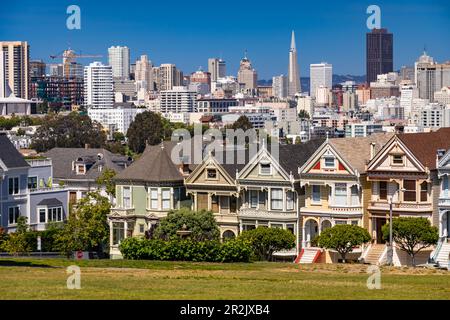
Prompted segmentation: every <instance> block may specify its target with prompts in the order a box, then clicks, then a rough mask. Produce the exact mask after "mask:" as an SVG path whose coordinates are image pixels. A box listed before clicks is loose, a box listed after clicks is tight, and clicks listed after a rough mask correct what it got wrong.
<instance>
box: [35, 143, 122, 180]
mask: <svg viewBox="0 0 450 320" xmlns="http://www.w3.org/2000/svg"><path fill="white" fill-rule="evenodd" d="M43 155H44V156H46V157H48V158H51V159H52V164H53V177H54V178H57V179H79V180H95V179H97V178H98V177H99V176H100V175H101V173H102V172H101V171H100V170H99V166H102V167H103V168H108V169H112V170H114V171H115V172H116V173H119V172H121V171H122V170H123V169H124V168H125V167H126V165H129V164H130V163H131V159H129V157H127V156H121V155H117V154H113V153H111V152H109V151H108V150H106V149H97V148H93V149H85V148H53V149H51V150H49V151H47V152H45V153H43ZM99 156H100V157H99ZM78 159H79V160H81V162H82V163H85V164H86V165H87V168H86V174H84V175H82V174H76V171H75V170H72V162H73V161H77V160H78Z"/></svg>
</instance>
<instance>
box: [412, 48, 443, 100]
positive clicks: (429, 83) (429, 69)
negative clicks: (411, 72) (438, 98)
mask: <svg viewBox="0 0 450 320" xmlns="http://www.w3.org/2000/svg"><path fill="white" fill-rule="evenodd" d="M414 69H415V81H416V85H417V88H418V89H419V98H421V99H428V100H429V101H434V93H435V92H436V91H439V90H440V89H441V88H442V87H446V86H450V62H446V63H436V62H435V61H434V60H433V58H432V57H430V56H429V55H427V53H426V52H424V53H423V55H422V56H420V57H419V60H418V61H417V62H416V63H415V64H414Z"/></svg>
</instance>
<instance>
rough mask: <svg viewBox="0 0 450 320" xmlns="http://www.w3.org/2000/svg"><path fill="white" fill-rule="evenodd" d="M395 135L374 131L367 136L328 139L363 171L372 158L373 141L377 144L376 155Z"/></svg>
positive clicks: (350, 161) (341, 153)
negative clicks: (371, 147)
mask: <svg viewBox="0 0 450 320" xmlns="http://www.w3.org/2000/svg"><path fill="white" fill-rule="evenodd" d="M393 135H394V134H393V133H374V134H372V135H369V136H367V137H348V138H333V139H329V140H328V141H329V143H330V144H331V146H332V147H333V148H334V149H335V150H336V151H337V152H338V153H339V155H340V156H341V157H343V158H344V160H345V161H346V162H347V163H349V164H350V165H351V166H352V167H353V168H354V169H356V170H358V172H359V173H363V172H365V170H366V164H367V163H368V162H369V160H370V145H371V143H374V144H375V152H374V155H375V154H377V152H378V151H380V150H381V149H382V148H383V146H384V145H385V144H386V142H388V141H389V139H391V138H392V137H393Z"/></svg>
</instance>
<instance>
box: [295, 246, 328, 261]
mask: <svg viewBox="0 0 450 320" xmlns="http://www.w3.org/2000/svg"><path fill="white" fill-rule="evenodd" d="M321 252H322V250H321V249H320V248H303V249H302V250H301V251H300V253H299V255H298V256H297V258H296V259H295V263H300V264H305V263H315V262H317V260H318V258H319V256H320V254H321Z"/></svg>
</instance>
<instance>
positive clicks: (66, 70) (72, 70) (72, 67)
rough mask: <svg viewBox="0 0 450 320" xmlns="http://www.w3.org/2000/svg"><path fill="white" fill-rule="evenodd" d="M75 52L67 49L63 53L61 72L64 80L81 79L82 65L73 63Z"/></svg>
mask: <svg viewBox="0 0 450 320" xmlns="http://www.w3.org/2000/svg"><path fill="white" fill-rule="evenodd" d="M75 58H76V54H75V51H73V50H71V49H68V50H64V52H63V63H62V72H63V76H64V77H66V78H83V71H84V68H83V65H82V64H81V63H77V62H76V61H75Z"/></svg>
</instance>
